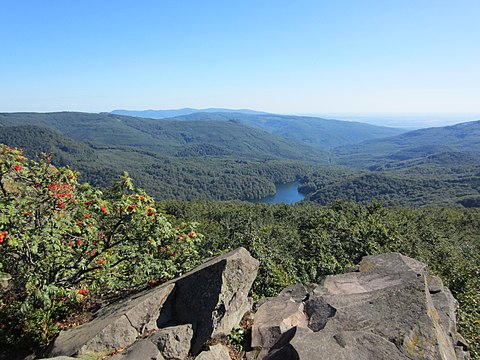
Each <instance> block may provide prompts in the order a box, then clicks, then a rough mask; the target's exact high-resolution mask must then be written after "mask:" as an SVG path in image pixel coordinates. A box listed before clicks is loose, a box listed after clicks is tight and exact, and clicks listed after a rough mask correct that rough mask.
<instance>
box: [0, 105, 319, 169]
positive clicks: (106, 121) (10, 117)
mask: <svg viewBox="0 0 480 360" xmlns="http://www.w3.org/2000/svg"><path fill="white" fill-rule="evenodd" d="M0 125H4V126H5V125H15V126H17V125H38V126H43V127H48V128H52V129H55V130H57V131H59V132H60V133H62V134H64V135H66V136H68V137H71V138H72V139H75V140H79V141H88V142H91V143H98V144H108V145H115V146H131V147H135V148H136V149H143V150H147V151H152V152H155V153H157V154H162V155H169V156H209V155H210V156H220V157H223V156H234V157H241V158H248V159H250V160H252V159H257V160H261V161H265V160H272V159H289V160H307V161H313V162H316V163H322V162H323V163H325V162H327V161H328V155H327V154H326V153H325V152H322V151H321V150H319V149H316V148H314V147H310V146H298V145H297V144H296V143H294V142H292V141H290V140H286V139H284V138H281V137H278V136H275V135H272V134H270V133H268V132H266V131H262V130H260V129H255V128H252V127H249V126H246V125H243V124H241V123H239V122H237V121H208V122H196V121H191V122H185V121H179V120H170V121H158V120H152V119H144V118H136V117H128V116H120V115H112V114H107V113H101V114H90V113H76V112H60V113H8V114H5V113H4V114H0Z"/></svg>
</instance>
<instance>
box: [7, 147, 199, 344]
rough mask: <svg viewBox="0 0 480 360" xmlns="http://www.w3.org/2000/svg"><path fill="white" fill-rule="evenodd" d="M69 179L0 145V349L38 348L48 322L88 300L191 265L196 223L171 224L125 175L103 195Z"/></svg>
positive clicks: (47, 334)
mask: <svg viewBox="0 0 480 360" xmlns="http://www.w3.org/2000/svg"><path fill="white" fill-rule="evenodd" d="M77 177H78V174H77V173H76V172H74V171H72V170H70V169H69V168H68V167H61V168H56V167H54V166H52V165H51V163H50V159H49V158H48V157H47V156H43V158H42V159H41V160H40V161H38V162H35V161H29V160H28V159H27V158H25V157H24V156H23V154H22V150H20V149H16V148H10V147H7V146H5V145H1V146H0V275H1V276H2V278H5V279H7V278H11V280H10V281H9V284H8V288H7V289H4V290H2V293H1V295H2V297H1V300H0V347H2V348H5V347H6V346H10V347H12V346H14V345H15V343H16V344H17V345H18V344H19V343H22V341H23V340H26V339H28V340H29V342H30V343H31V345H39V344H46V343H47V342H48V341H49V340H50V339H51V337H52V336H53V335H55V333H56V331H57V329H56V326H55V322H56V321H58V320H61V319H64V318H65V317H67V316H68V315H69V314H71V313H72V311H73V310H75V309H78V308H79V306H80V307H81V305H82V304H84V303H85V302H86V300H87V299H89V298H90V296H91V295H92V294H99V293H102V294H105V293H108V292H112V291H115V290H118V289H123V288H132V287H135V286H137V285H141V284H146V283H147V281H148V282H149V284H155V283H157V282H158V281H159V279H167V278H171V277H173V276H175V275H178V274H180V273H182V272H184V271H186V270H187V269H189V268H190V267H192V266H193V265H195V264H196V263H197V262H198V261H199V256H198V251H197V246H196V244H197V242H198V241H199V239H200V238H201V236H200V235H198V234H196V232H195V229H194V225H195V224H187V223H180V224H177V225H176V224H175V223H176V220H175V219H169V218H167V217H166V215H165V214H164V213H162V212H161V211H158V210H157V209H156V208H155V203H154V200H153V198H151V197H150V196H148V195H147V194H145V193H144V192H143V191H135V189H134V187H133V185H132V182H131V179H130V178H129V177H128V174H126V173H125V174H124V175H123V176H122V177H121V178H120V179H119V180H118V181H117V182H116V183H115V184H114V185H113V186H112V187H111V188H110V189H109V190H108V191H102V190H100V189H97V188H94V187H92V186H90V185H88V184H79V183H78V182H77ZM4 283H5V281H4ZM2 343H3V344H2ZM22 346H24V345H22Z"/></svg>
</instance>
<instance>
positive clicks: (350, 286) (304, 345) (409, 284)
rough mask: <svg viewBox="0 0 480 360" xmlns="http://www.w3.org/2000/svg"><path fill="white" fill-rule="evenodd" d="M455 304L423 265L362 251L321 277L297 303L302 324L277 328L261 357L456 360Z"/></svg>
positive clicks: (459, 355)
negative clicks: (347, 268)
mask: <svg viewBox="0 0 480 360" xmlns="http://www.w3.org/2000/svg"><path fill="white" fill-rule="evenodd" d="M456 306H457V304H456V301H455V299H454V298H453V296H452V295H451V293H450V292H449V291H448V289H446V288H445V287H444V286H443V284H442V283H441V280H440V279H439V278H435V277H431V276H430V275H429V273H428V268H427V266H426V265H425V264H422V263H420V262H418V261H416V260H413V259H411V258H408V257H405V256H402V255H400V254H398V253H389V254H381V255H375V256H368V257H365V258H364V259H363V260H362V262H361V263H360V266H359V269H358V271H357V272H351V273H347V274H342V275H336V276H327V277H326V278H325V280H324V281H323V283H322V284H321V285H319V286H317V287H316V288H315V289H314V291H313V293H312V294H311V296H310V298H309V299H308V300H307V301H306V302H305V310H306V313H307V316H308V318H309V323H308V327H309V329H302V328H301V327H296V328H292V329H291V330H289V331H286V330H285V331H284V334H283V335H282V337H281V338H280V339H279V340H278V342H277V343H276V344H275V345H274V346H272V347H271V349H270V351H269V354H268V355H267V356H266V357H265V359H269V360H273V359H286V360H288V359H295V360H297V359H302V360H310V359H318V358H322V359H345V360H347V359H352V360H353V359H360V360H362V359H365V360H367V359H405V360H406V359H410V360H412V359H429V360H430V359H431V360H437V359H452V360H453V359H458V358H462V356H465V355H466V354H465V353H464V352H463V349H459V348H458V347H457V348H456V345H457V343H458V341H459V339H460V337H459V335H458V334H457V332H456V324H455V310H456ZM272 316H273V315H272Z"/></svg>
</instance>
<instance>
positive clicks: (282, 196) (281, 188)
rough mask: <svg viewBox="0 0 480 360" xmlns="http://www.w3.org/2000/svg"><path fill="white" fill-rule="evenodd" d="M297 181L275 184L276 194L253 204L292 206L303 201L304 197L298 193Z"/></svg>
mask: <svg viewBox="0 0 480 360" xmlns="http://www.w3.org/2000/svg"><path fill="white" fill-rule="evenodd" d="M299 185H300V184H299V182H298V181H293V182H289V183H286V184H275V186H276V188H277V192H276V193H275V195H270V196H267V197H265V198H263V199H258V200H254V201H252V202H254V203H262V204H278V203H283V204H293V203H296V202H298V201H300V200H303V199H305V196H303V195H302V194H300V193H299V192H298V186H299Z"/></svg>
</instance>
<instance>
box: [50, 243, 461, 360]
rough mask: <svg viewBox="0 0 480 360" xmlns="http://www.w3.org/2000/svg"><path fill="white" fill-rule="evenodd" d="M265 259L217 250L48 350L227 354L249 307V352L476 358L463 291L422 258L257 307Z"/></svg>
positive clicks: (370, 264) (371, 266) (131, 355)
mask: <svg viewBox="0 0 480 360" xmlns="http://www.w3.org/2000/svg"><path fill="white" fill-rule="evenodd" d="M258 266H259V264H258V261H256V260H255V259H253V258H252V257H251V256H250V254H249V253H248V252H247V251H246V250H245V249H242V248H240V249H238V250H235V251H232V252H230V253H227V254H224V255H222V256H219V257H217V258H214V259H212V260H210V261H208V262H206V263H205V264H203V265H201V266H200V267H198V268H196V269H195V270H193V271H192V272H190V273H188V274H186V275H184V276H182V277H180V278H178V279H176V280H174V281H171V282H169V283H166V284H164V285H162V286H160V287H157V288H154V289H151V290H149V291H146V292H144V293H140V294H137V295H135V296H132V297H131V298H129V299H127V300H125V301H123V302H121V303H118V304H114V305H110V306H107V307H106V308H104V309H102V310H101V311H99V312H98V313H97V314H96V317H95V319H94V320H92V321H91V322H89V323H87V324H84V325H81V326H78V327H76V328H73V329H70V330H67V331H64V332H62V333H61V334H60V336H59V337H58V338H57V339H56V341H55V342H54V343H53V345H52V346H51V347H50V349H49V350H48V352H47V354H48V356H51V357H53V356H73V357H74V358H79V357H82V356H84V355H88V356H90V357H89V358H95V356H99V355H103V354H107V353H115V352H117V353H116V354H115V355H113V356H111V359H114V360H133V359H139V360H141V359H156V360H164V359H166V360H168V359H180V360H183V359H187V358H188V359H193V357H194V356H196V358H197V359H199V360H210V359H212V360H213V359H218V360H222V359H224V360H227V359H229V351H228V349H227V347H226V346H225V339H226V335H227V334H229V333H230V332H231V330H232V329H233V328H234V327H236V326H238V324H239V323H240V320H241V319H242V316H243V315H244V314H246V313H247V315H248V316H246V317H245V318H244V320H243V321H245V319H248V321H247V322H248V323H250V324H251V323H252V322H253V328H252V331H251V349H253V350H251V351H249V352H247V353H246V354H244V358H246V359H257V360H262V359H263V360H290V359H292V360H311V359H335V360H337V359H339V360H353V359H355V360H376V359H378V360H380V359H388V360H416V359H423V360H437V359H442V360H463V359H469V355H468V352H466V347H465V345H464V341H463V339H462V338H461V336H460V335H459V334H458V333H457V330H456V320H455V312H456V309H457V302H456V300H455V299H454V298H453V296H452V294H451V293H450V291H449V290H448V289H447V288H446V287H445V286H444V285H443V284H442V281H441V280H440V279H439V278H438V277H435V276H432V275H430V274H429V272H428V268H427V266H426V265H425V264H422V263H420V262H418V261H416V260H413V259H411V258H408V257H405V256H403V255H401V254H398V253H388V254H381V255H375V256H368V257H365V258H364V259H363V260H362V262H361V263H360V264H359V266H357V268H356V269H355V270H354V271H352V272H349V273H346V274H342V275H335V276H327V277H326V278H325V279H324V280H323V282H322V283H321V284H320V285H314V286H311V287H309V288H307V287H305V286H303V285H292V286H290V287H288V288H286V289H284V290H283V291H282V292H281V293H280V294H279V295H278V296H277V297H275V298H269V299H263V300H261V301H260V302H259V303H258V304H257V311H256V313H255V314H253V315H252V313H251V312H250V311H249V310H250V308H251V306H250V305H251V303H250V301H249V299H248V298H247V294H248V291H249V289H250V287H251V285H252V283H253V281H254V279H255V276H256V273H257V270H258ZM230 350H232V349H230ZM232 351H233V350H232ZM92 356H93V357H92ZM236 358H238V355H237V357H236Z"/></svg>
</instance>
